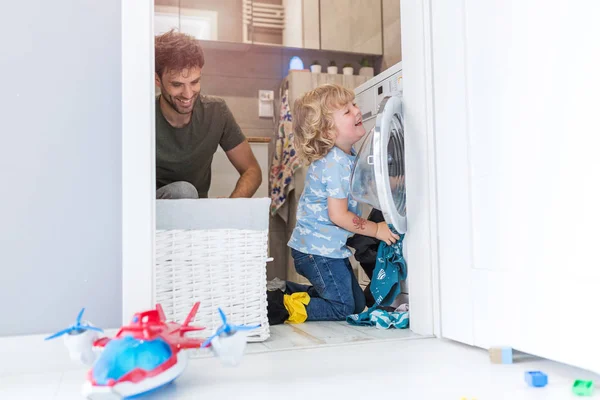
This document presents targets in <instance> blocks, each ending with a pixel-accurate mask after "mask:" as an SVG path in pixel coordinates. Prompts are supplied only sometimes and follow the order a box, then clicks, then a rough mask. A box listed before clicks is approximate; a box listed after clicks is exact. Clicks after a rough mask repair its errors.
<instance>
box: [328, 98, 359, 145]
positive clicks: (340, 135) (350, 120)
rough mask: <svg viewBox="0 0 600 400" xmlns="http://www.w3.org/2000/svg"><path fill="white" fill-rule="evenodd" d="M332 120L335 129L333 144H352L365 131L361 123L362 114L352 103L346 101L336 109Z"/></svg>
mask: <svg viewBox="0 0 600 400" xmlns="http://www.w3.org/2000/svg"><path fill="white" fill-rule="evenodd" d="M333 120H334V123H335V128H336V130H337V132H336V136H335V144H336V146H338V147H341V148H344V147H347V146H352V145H353V144H354V143H356V142H358V141H359V140H360V138H362V137H363V136H364V135H365V133H366V131H365V127H364V126H363V124H362V114H361V112H360V110H359V109H358V107H356V104H354V103H348V104H346V105H344V106H342V107H341V108H340V109H339V110H336V111H335V112H334V113H333Z"/></svg>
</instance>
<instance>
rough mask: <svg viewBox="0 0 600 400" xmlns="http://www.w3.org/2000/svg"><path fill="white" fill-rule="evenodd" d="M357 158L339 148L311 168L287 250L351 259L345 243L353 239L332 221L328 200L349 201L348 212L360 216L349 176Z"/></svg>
mask: <svg viewBox="0 0 600 400" xmlns="http://www.w3.org/2000/svg"><path fill="white" fill-rule="evenodd" d="M355 158H356V155H355V154H354V152H353V155H349V154H346V153H345V152H344V151H342V150H340V149H339V148H337V147H334V148H332V149H331V150H330V151H329V153H327V155H326V156H325V157H324V158H322V159H320V160H317V161H314V162H312V163H311V164H310V166H309V168H308V171H307V173H306V181H305V185H304V191H303V192H302V196H300V201H299V203H298V210H297V214H296V220H297V222H296V227H295V228H294V232H292V237H291V238H290V241H289V242H288V246H290V247H291V248H293V249H296V250H298V251H299V252H301V253H305V254H314V255H319V256H325V257H330V258H348V257H350V256H351V255H352V252H351V251H350V249H348V247H347V246H346V240H348V237H349V236H350V235H352V232H350V231H347V230H345V229H343V228H340V227H339V226H337V225H335V224H334V223H333V222H331V220H330V219H329V213H328V209H327V198H328V197H333V198H336V199H346V198H347V199H348V210H350V211H351V212H353V213H355V214H356V215H358V216H360V214H359V213H360V210H359V208H358V202H357V201H356V200H355V199H354V198H353V197H352V195H351V194H350V175H351V174H352V169H353V168H354V162H355Z"/></svg>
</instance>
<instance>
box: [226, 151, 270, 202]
mask: <svg viewBox="0 0 600 400" xmlns="http://www.w3.org/2000/svg"><path fill="white" fill-rule="evenodd" d="M225 154H227V158H229V161H230V162H231V164H233V166H234V167H235V169H237V171H238V172H239V174H240V179H238V181H237V184H236V185H235V189H234V190H233V193H231V195H230V196H229V197H231V198H235V197H252V196H253V195H254V193H256V191H257V190H258V187H259V186H260V184H261V183H262V172H261V170H260V166H259V165H258V161H256V157H254V153H252V149H251V148H250V143H248V141H247V140H245V141H243V142H242V143H240V144H238V145H237V146H236V147H234V148H233V149H231V150H229V151H226V152H225Z"/></svg>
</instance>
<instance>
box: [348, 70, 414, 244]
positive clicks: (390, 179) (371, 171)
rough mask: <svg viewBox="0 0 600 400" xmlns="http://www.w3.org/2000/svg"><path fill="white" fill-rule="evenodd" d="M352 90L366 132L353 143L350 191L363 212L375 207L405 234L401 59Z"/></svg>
mask: <svg viewBox="0 0 600 400" xmlns="http://www.w3.org/2000/svg"><path fill="white" fill-rule="evenodd" d="M354 92H355V95H356V100H355V101H356V104H357V106H358V107H359V108H360V110H361V112H362V118H363V125H364V127H365V129H366V131H367V134H366V135H365V137H364V138H363V139H361V141H360V142H359V143H357V146H356V148H357V149H359V150H358V155H357V158H356V166H355V169H354V172H353V174H352V177H351V180H350V190H351V192H352V195H353V196H354V198H355V199H357V200H358V201H360V202H361V203H362V204H363V205H364V208H363V215H368V211H369V210H370V207H374V208H376V209H378V210H380V211H381V212H382V213H383V216H384V218H385V220H386V222H387V223H388V224H389V225H392V226H393V227H394V229H395V230H396V231H397V232H398V233H406V231H407V218H406V186H405V180H404V175H405V174H404V171H405V162H404V118H403V111H402V104H403V100H402V62H399V63H398V64H395V65H394V66H392V67H391V68H388V69H387V70H386V71H384V72H383V73H381V74H379V75H377V76H376V77H374V78H372V79H370V80H369V81H367V82H365V83H364V84H362V85H360V86H358V87H357V88H356V89H354ZM366 212H367V213H366Z"/></svg>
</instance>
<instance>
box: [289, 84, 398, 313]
mask: <svg viewBox="0 0 600 400" xmlns="http://www.w3.org/2000/svg"><path fill="white" fill-rule="evenodd" d="M353 100H354V94H353V93H352V92H351V91H349V90H347V89H345V88H343V87H341V86H338V85H323V86H319V87H317V88H316V89H314V90H312V91H310V92H308V93H306V94H304V95H303V96H302V97H301V98H299V99H298V100H296V102H295V103H294V113H293V115H294V119H293V130H294V145H295V147H296V150H297V151H298V155H299V157H301V158H302V159H304V160H305V161H306V162H308V163H310V166H309V168H308V171H307V175H306V182H305V187H304V191H303V193H302V196H301V197H300V201H299V203H298V210H297V223H296V227H295V228H294V231H293V233H292V236H291V238H290V241H289V242H288V246H290V247H291V249H292V257H293V258H294V265H295V267H296V271H298V273H299V274H300V275H302V276H304V277H306V278H307V279H308V280H309V281H310V283H311V284H312V286H305V285H300V284H297V283H293V282H288V284H287V285H288V289H289V290H290V291H291V292H307V293H308V296H309V297H310V300H309V302H308V304H307V305H306V314H307V320H309V321H337V320H345V318H346V317H347V316H348V315H350V314H356V313H360V312H362V311H363V309H364V308H365V296H364V293H363V291H362V290H361V288H360V286H359V284H358V281H357V280H356V277H355V276H354V273H353V271H352V267H351V265H350V261H349V259H348V257H350V256H351V255H352V253H351V252H350V250H349V249H348V247H347V246H346V240H347V239H348V237H349V236H351V235H352V234H353V233H360V234H362V235H365V236H371V237H375V238H377V239H380V240H383V241H385V242H386V243H387V244H391V243H395V242H396V240H398V239H399V237H398V236H397V235H395V234H393V233H392V232H391V231H390V229H389V227H388V225H387V224H386V223H385V222H380V223H375V222H371V221H367V220H365V219H364V218H361V216H360V211H359V208H358V202H357V201H356V200H354V199H353V197H352V195H351V194H350V175H351V174H352V170H353V168H354V161H355V157H356V154H355V152H354V149H353V147H352V146H353V145H354V144H355V143H356V142H358V141H359V140H360V138H362V137H363V136H364V135H365V133H366V132H365V128H364V126H363V124H362V114H361V112H360V110H359V109H358V108H357V107H356V104H354V103H353ZM296 306H297V305H296Z"/></svg>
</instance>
